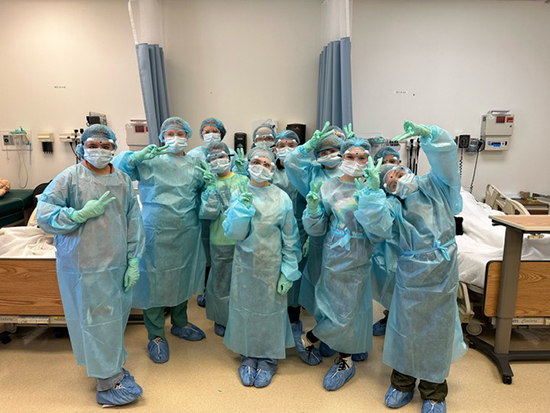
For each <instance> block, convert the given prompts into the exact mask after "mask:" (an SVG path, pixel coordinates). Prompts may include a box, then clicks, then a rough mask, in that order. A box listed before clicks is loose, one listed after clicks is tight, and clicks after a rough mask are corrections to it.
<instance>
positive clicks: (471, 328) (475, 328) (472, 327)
mask: <svg viewBox="0 0 550 413" xmlns="http://www.w3.org/2000/svg"><path fill="white" fill-rule="evenodd" d="M482 331H483V327H481V324H479V323H474V322H469V323H468V324H467V325H466V332H467V333H468V334H470V335H472V336H479V335H480V334H481V332H482Z"/></svg>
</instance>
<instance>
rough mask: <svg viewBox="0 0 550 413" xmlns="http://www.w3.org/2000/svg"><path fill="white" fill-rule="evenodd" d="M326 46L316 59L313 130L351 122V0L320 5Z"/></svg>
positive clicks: (326, 2)
mask: <svg viewBox="0 0 550 413" xmlns="http://www.w3.org/2000/svg"><path fill="white" fill-rule="evenodd" d="M322 7H323V30H324V37H325V44H326V46H325V47H324V48H323V51H322V52H321V55H320V57H319V86H318V94H317V128H318V129H321V128H322V127H323V125H324V123H325V122H326V121H330V122H331V124H333V125H337V126H340V127H343V126H344V125H347V124H348V123H353V114H352V98H351V38H350V36H351V8H352V0H325V1H324V2H323V5H322Z"/></svg>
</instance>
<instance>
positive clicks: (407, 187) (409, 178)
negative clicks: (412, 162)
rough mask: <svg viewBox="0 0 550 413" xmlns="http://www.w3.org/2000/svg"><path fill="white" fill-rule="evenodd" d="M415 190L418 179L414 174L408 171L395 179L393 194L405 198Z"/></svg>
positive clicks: (416, 189)
mask: <svg viewBox="0 0 550 413" xmlns="http://www.w3.org/2000/svg"><path fill="white" fill-rule="evenodd" d="M416 191H418V179H416V176H415V175H414V174H410V173H409V174H407V175H405V176H402V177H401V178H399V180H398V181H397V186H396V188H395V195H397V196H398V197H399V198H401V199H405V198H407V197H408V196H409V195H411V194H413V193H414V192H416Z"/></svg>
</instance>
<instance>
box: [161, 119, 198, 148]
mask: <svg viewBox="0 0 550 413" xmlns="http://www.w3.org/2000/svg"><path fill="white" fill-rule="evenodd" d="M170 129H175V130H182V131H185V132H187V139H189V138H190V137H191V135H192V134H193V131H192V130H191V126H189V124H188V123H187V122H186V121H184V120H183V119H182V118H178V117H177V116H173V117H171V118H168V119H166V120H165V121H164V122H162V126H161V127H160V134H159V140H160V141H161V142H164V132H166V131H167V130H170Z"/></svg>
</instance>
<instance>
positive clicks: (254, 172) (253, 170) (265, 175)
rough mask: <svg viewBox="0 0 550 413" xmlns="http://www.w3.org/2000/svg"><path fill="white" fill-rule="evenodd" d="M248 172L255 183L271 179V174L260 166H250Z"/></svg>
mask: <svg viewBox="0 0 550 413" xmlns="http://www.w3.org/2000/svg"><path fill="white" fill-rule="evenodd" d="M248 172H250V176H251V177H252V178H254V180H255V181H256V182H265V181H269V180H271V178H272V177H273V172H271V171H270V170H269V169H267V168H264V167H263V166H262V165H252V166H251V167H249V168H248Z"/></svg>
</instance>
